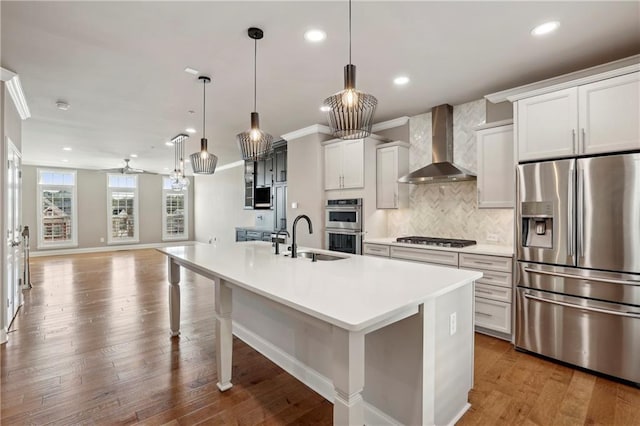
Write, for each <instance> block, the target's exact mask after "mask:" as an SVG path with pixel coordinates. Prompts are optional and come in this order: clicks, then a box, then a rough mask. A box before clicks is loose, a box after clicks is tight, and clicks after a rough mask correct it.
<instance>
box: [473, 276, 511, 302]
mask: <svg viewBox="0 0 640 426" xmlns="http://www.w3.org/2000/svg"><path fill="white" fill-rule="evenodd" d="M476 297H483V298H485V299H491V300H497V301H499V302H506V303H511V300H512V299H511V289H510V288H506V287H498V286H495V285H487V284H482V283H480V282H478V281H476Z"/></svg>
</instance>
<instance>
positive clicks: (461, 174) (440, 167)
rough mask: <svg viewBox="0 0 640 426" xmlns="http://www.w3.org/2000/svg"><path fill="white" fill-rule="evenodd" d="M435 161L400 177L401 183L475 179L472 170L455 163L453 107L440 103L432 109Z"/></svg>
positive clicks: (432, 142)
mask: <svg viewBox="0 0 640 426" xmlns="http://www.w3.org/2000/svg"><path fill="white" fill-rule="evenodd" d="M431 129H432V130H431V137H432V139H431V147H432V155H433V163H431V164H429V165H427V166H425V167H422V168H421V169H418V170H416V171H414V172H411V173H409V174H408V175H406V176H403V177H401V178H400V179H398V182H400V183H442V182H460V181H465V180H475V179H476V176H475V174H474V173H472V172H471V171H469V170H467V169H465V168H463V167H460V166H456V165H455V164H453V107H452V106H451V105H448V104H445V105H439V106H437V107H434V108H433V109H432V110H431Z"/></svg>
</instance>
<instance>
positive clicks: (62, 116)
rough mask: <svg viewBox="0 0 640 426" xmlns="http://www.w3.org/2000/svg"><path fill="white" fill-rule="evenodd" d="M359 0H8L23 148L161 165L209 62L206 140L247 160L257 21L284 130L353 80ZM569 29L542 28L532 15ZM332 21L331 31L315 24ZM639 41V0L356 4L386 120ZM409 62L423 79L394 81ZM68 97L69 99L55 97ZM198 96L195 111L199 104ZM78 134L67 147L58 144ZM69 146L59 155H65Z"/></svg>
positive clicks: (276, 121) (362, 55)
mask: <svg viewBox="0 0 640 426" xmlns="http://www.w3.org/2000/svg"><path fill="white" fill-rule="evenodd" d="M346 12H347V2H346V1H340V2H334V1H323V2H308V1H303V2H266V1H263V2H251V3H250V2H238V1H234V2H189V3H187V2H26V1H20V2H10V1H4V0H3V1H2V4H1V15H2V16H1V19H2V50H1V55H2V56H1V64H2V66H3V67H5V68H8V69H10V70H12V71H15V72H17V73H18V74H19V75H20V78H21V81H22V84H23V87H24V91H25V93H26V98H27V101H28V103H29V107H30V109H31V113H32V117H31V118H30V119H29V120H27V121H25V122H24V126H23V154H24V160H25V162H26V163H30V164H42V165H58V166H71V167H87V168H109V167H117V166H119V165H121V163H122V160H121V159H122V158H124V157H128V156H129V155H130V154H131V153H136V154H138V155H139V158H136V159H134V160H133V161H132V166H134V167H138V168H145V169H149V170H155V171H160V172H162V171H163V168H164V167H171V166H172V165H173V151H172V148H169V147H167V146H165V144H164V142H165V141H167V140H169V139H170V138H171V137H173V136H174V135H176V134H178V133H180V132H183V131H184V129H185V128H186V127H194V128H196V129H197V130H198V133H196V134H195V135H192V137H191V139H190V141H189V144H188V151H189V152H192V151H195V150H197V149H198V146H199V138H200V137H201V134H200V132H201V130H202V86H201V84H199V83H198V82H197V77H196V76H192V75H190V74H187V73H185V72H184V71H183V70H184V68H185V67H187V66H189V67H192V68H195V69H197V70H199V71H200V72H201V73H203V74H206V75H210V76H211V77H212V80H213V84H210V85H208V86H207V117H206V120H207V138H208V139H209V148H210V149H209V150H210V151H212V152H214V153H216V154H217V155H219V157H220V163H219V164H224V163H229V162H232V161H236V160H238V159H240V155H239V153H238V149H237V147H236V143H235V135H236V134H237V133H239V132H240V131H243V130H246V128H248V127H249V113H250V112H251V110H252V102H253V93H252V92H253V84H252V83H253V41H252V40H250V39H249V38H248V37H247V35H246V30H247V28H248V27H250V26H258V27H260V28H262V29H263V30H264V32H265V37H264V39H263V40H261V41H259V42H258V111H259V112H260V118H261V127H262V129H263V130H265V131H267V132H269V133H271V134H273V135H274V136H279V135H282V134H285V133H287V132H290V131H293V130H296V129H299V128H302V127H306V126H309V125H311V124H315V123H321V124H325V123H326V119H325V117H324V114H323V113H321V112H320V111H319V109H318V108H319V106H320V105H321V103H322V100H323V99H324V98H325V97H327V96H328V95H330V94H332V93H334V92H337V91H339V90H341V89H342V84H343V82H342V69H343V66H344V65H345V64H346V63H347V58H348V57H347V55H348V43H347V41H348V40H347V18H346V17H347V13H346ZM548 20H558V21H560V22H561V27H560V29H559V30H558V31H557V33H555V34H553V35H551V36H547V37H544V38H534V37H532V36H531V35H530V33H529V31H530V30H531V28H533V27H534V26H535V25H537V24H539V23H542V22H545V21H548ZM311 27H318V28H321V29H323V30H324V31H326V32H327V34H328V38H327V40H326V41H325V42H324V43H322V44H317V45H312V44H309V43H307V42H306V41H305V40H304V38H303V33H304V32H305V30H306V29H308V28H311ZM638 52H640V3H639V2H635V1H634V2H611V1H605V2H397V1H386V2H380V1H378V2H360V1H357V2H355V3H354V4H353V63H354V64H355V65H357V67H358V80H357V86H358V88H359V89H361V90H364V91H367V92H369V93H371V94H373V95H375V96H376V97H377V98H378V101H379V103H378V111H377V114H376V121H377V122H380V121H385V120H389V119H392V118H396V117H399V116H403V115H409V116H411V115H415V114H419V113H423V112H426V111H428V110H429V109H430V108H431V107H433V106H435V105H438V104H441V103H450V104H459V103H462V102H466V101H470V100H474V99H480V98H481V97H482V96H484V95H485V94H488V93H491V92H495V91H498V90H503V89H508V88H510V87H514V86H518V85H521V84H525V83H530V82H534V81H537V80H541V79H544V78H548V77H552V76H555V75H558V74H562V73H565V72H569V71H574V70H578V69H581V68H585V67H588V66H592V65H597V64H600V63H604V62H608V61H611V60H615V59H619V58H622V57H626V56H630V55H633V54H636V53H638ZM399 74H406V75H408V76H410V77H411V82H410V83H409V84H408V85H407V86H405V87H402V88H398V87H394V85H393V84H392V79H393V78H394V77H395V76H397V75H399ZM57 100H64V101H66V102H68V103H69V104H71V109H69V110H68V111H61V110H58V109H57V108H56V106H55V102H56V101H57ZM189 110H194V111H195V114H189V113H188V111H189ZM64 146H68V147H71V148H72V149H73V151H71V152H65V151H63V150H62V147H64ZM63 159H66V160H68V162H67V163H62V160H63Z"/></svg>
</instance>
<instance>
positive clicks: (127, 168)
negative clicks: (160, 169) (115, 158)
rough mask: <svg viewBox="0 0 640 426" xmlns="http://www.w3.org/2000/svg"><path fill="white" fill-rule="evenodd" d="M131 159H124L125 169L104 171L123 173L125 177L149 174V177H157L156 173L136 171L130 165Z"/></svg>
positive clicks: (118, 168) (106, 170)
mask: <svg viewBox="0 0 640 426" xmlns="http://www.w3.org/2000/svg"><path fill="white" fill-rule="evenodd" d="M129 161H131V160H130V159H129V158H125V159H124V167H116V168H115V169H104V170H103V171H105V172H107V173H121V174H123V175H138V174H143V173H144V174H148V175H157V173H154V172H148V171H146V170H142V169H136V168H133V167H131V166H130V165H129Z"/></svg>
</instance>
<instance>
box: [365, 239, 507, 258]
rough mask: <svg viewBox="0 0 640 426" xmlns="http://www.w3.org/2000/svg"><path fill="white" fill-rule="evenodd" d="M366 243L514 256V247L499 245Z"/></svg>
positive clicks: (390, 240)
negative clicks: (445, 245) (452, 245)
mask: <svg viewBox="0 0 640 426" xmlns="http://www.w3.org/2000/svg"><path fill="white" fill-rule="evenodd" d="M364 242H365V243H370V244H384V245H387V246H398V247H411V248H418V249H426V250H443V251H455V252H457V253H471V254H485V255H489V256H506V257H511V256H513V247H512V246H504V245H497V244H495V245H494V244H476V245H473V246H467V247H462V248H454V247H438V246H426V245H421V244H408V243H398V242H396V239H395V238H367V239H365V240H364Z"/></svg>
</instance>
